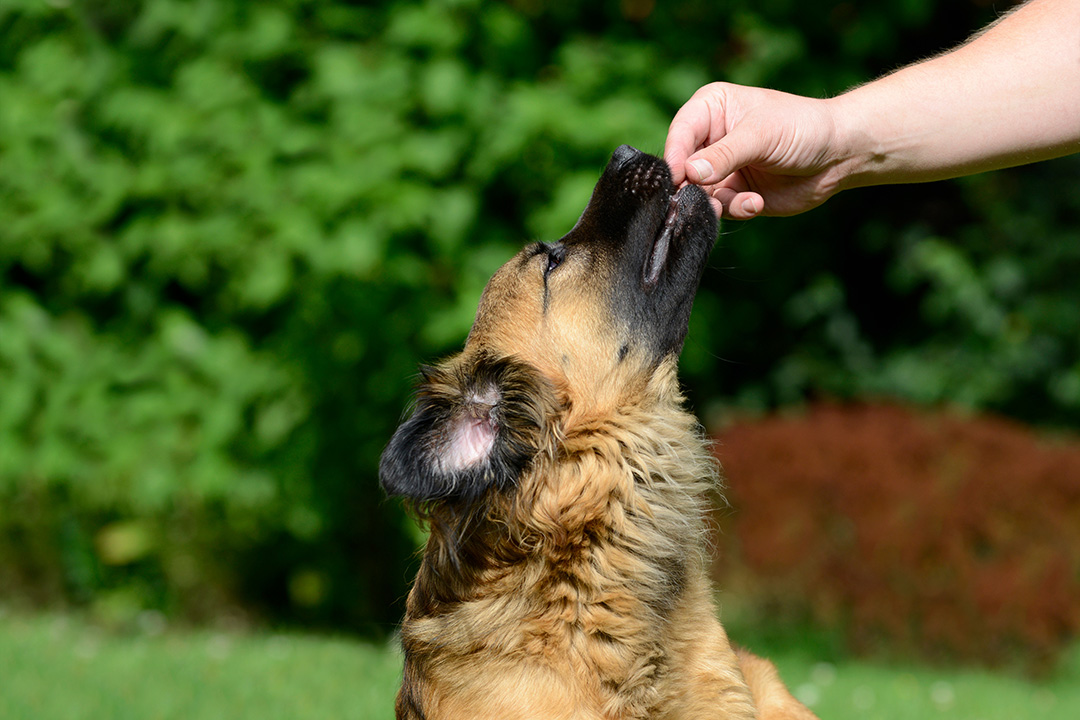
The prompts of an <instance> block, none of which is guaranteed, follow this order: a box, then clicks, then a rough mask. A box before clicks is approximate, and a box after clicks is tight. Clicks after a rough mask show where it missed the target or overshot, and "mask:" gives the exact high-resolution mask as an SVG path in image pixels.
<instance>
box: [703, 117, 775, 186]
mask: <svg viewBox="0 0 1080 720" xmlns="http://www.w3.org/2000/svg"><path fill="white" fill-rule="evenodd" d="M761 144H762V143H761V139H760V136H758V135H756V134H755V133H752V132H745V131H740V130H738V129H736V130H732V131H731V132H729V133H728V134H727V135H725V136H724V137H722V138H720V139H719V140H717V141H716V142H714V143H713V144H712V145H710V146H708V147H706V148H703V149H701V150H699V151H697V152H696V153H694V154H693V155H691V156H690V157H688V158H687V159H686V179H687V180H689V181H690V182H692V183H695V184H697V185H713V184H715V183H718V182H720V181H721V180H723V179H724V178H726V177H727V176H728V175H730V174H732V173H733V172H736V171H738V170H740V169H742V168H744V167H746V166H747V165H750V164H751V163H754V162H760V161H761V160H762V159H763V156H764V150H765V149H764V148H763V147H762V146H761Z"/></svg>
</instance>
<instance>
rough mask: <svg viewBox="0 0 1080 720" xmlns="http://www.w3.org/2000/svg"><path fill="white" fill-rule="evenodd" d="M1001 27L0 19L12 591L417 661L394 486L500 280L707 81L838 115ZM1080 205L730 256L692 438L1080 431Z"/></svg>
mask: <svg viewBox="0 0 1080 720" xmlns="http://www.w3.org/2000/svg"><path fill="white" fill-rule="evenodd" d="M988 13H989V9H987V8H983V7H982V6H981V5H979V4H978V3H973V4H960V5H958V4H955V3H950V4H945V3H940V4H939V3H935V2H932V1H931V0H909V1H908V2H904V3H899V4H884V5H882V4H875V3H869V2H859V3H848V4H844V5H838V6H836V7H835V8H832V9H830V10H828V11H827V12H823V10H822V8H820V7H818V6H813V5H808V4H805V3H795V2H791V1H790V0H765V1H764V2H756V3H748V2H745V1H744V0H734V1H733V2H730V3H726V4H716V3H705V2H701V1H700V0H680V1H679V2H673V3H664V4H663V5H662V6H661V5H660V4H655V5H654V4H652V3H642V2H633V1H623V2H619V3H604V4H599V5H597V4H580V5H579V4H574V3H570V4H567V3H555V2H547V1H546V0H539V1H535V2H523V1H521V2H511V3H508V4H495V3H480V2H479V1H478V0H429V1H428V2H413V3H406V2H373V3H362V4H353V3H345V2H328V1H319V0H267V1H266V2H260V3H247V2H239V0H231V1H230V0H197V1H196V2H180V1H179V0H146V1H145V2H134V1H133V0H111V1H110V0H92V1H91V2H84V3H64V2H55V3H42V2H38V1H37V0H11V1H9V2H7V3H5V4H4V6H3V8H0V165H2V167H3V172H2V173H0V593H3V594H4V595H6V596H8V597H29V598H31V599H33V600H38V601H44V602H57V601H60V600H64V601H68V602H76V603H90V604H92V605H93V606H94V607H96V608H99V609H100V610H101V612H103V613H105V614H106V615H109V616H116V617H120V618H123V617H127V616H130V615H131V614H132V613H134V612H137V611H138V610H139V609H141V608H146V607H152V608H162V609H166V610H169V611H171V612H176V613H180V614H185V613H186V614H190V615H195V616H197V617H204V616H213V615H214V614H216V613H220V612H221V609H222V608H240V609H242V610H243V611H244V612H253V613H255V614H259V615H268V616H270V617H275V618H281V619H287V620H291V621H302V622H317V623H333V624H336V625H339V626H344V627H349V628H353V629H367V630H371V629H377V628H381V629H388V628H390V627H392V625H393V623H394V621H395V620H396V618H397V617H398V614H399V612H400V605H399V603H400V599H401V597H402V595H403V593H404V590H405V586H406V581H407V578H408V576H409V572H408V570H407V567H408V564H409V562H410V558H411V557H412V554H413V548H414V545H415V537H414V533H412V531H411V529H410V526H409V525H408V524H407V522H406V521H405V519H404V517H403V515H402V514H401V513H400V511H399V510H398V508H397V506H396V505H395V504H393V503H388V502H386V501H385V500H384V498H383V496H382V493H381V491H380V490H379V489H378V487H377V481H376V473H375V467H376V463H377V458H378V455H379V452H380V451H381V449H382V446H383V444H384V443H385V441H386V439H387V438H388V437H389V435H390V433H391V431H392V429H393V427H394V425H395V423H396V421H397V419H398V418H399V417H400V413H401V411H402V408H403V407H404V405H405V403H406V398H407V395H408V389H409V385H410V382H411V375H412V373H413V372H414V370H413V369H414V368H415V366H416V364H417V362H419V361H420V360H422V359H431V358H433V357H435V356H438V355H440V354H444V353H447V352H450V351H452V350H453V349H454V348H455V347H457V346H458V345H459V344H460V342H461V340H462V338H463V336H464V333H465V332H466V330H467V328H468V326H469V323H470V321H471V316H472V313H473V311H474V308H475V303H476V300H477V297H478V295H479V292H480V290H481V288H482V287H483V284H484V282H485V280H486V278H487V277H488V276H489V274H490V273H491V272H492V271H493V269H494V268H495V267H497V266H498V265H499V264H500V263H501V262H502V261H503V260H504V259H505V258H506V257H508V256H509V255H510V253H511V252H512V251H513V250H514V249H515V248H517V247H519V246H520V245H521V244H522V243H523V242H525V241H528V240H531V239H535V238H553V237H557V236H559V235H561V234H562V233H563V232H565V231H566V230H567V229H568V228H569V227H570V226H571V225H572V224H573V222H574V220H575V219H576V217H577V215H578V213H579V212H580V210H581V208H582V207H583V206H584V204H585V202H586V200H587V197H588V194H589V192H590V189H591V186H592V184H593V182H594V180H595V178H596V176H597V174H598V172H599V170H600V169H601V168H602V167H603V165H604V162H605V160H606V158H607V156H608V154H609V153H610V152H611V150H612V149H613V148H614V147H615V146H617V145H619V144H621V143H624V142H628V143H631V144H634V145H637V146H639V147H641V148H642V149H645V150H650V151H654V152H658V151H659V150H660V149H661V148H662V146H663V140H664V135H665V131H666V127H667V123H668V122H669V120H670V118H671V116H672V114H673V113H674V112H675V110H676V109H677V108H678V106H679V105H680V104H681V103H682V102H683V101H684V100H685V99H686V98H687V97H688V96H689V95H690V94H691V93H692V92H693V91H694V90H695V89H696V88H697V87H698V86H699V85H701V84H703V83H704V82H707V81H708V80H710V79H714V78H720V77H727V78H730V79H735V80H741V81H745V82H755V83H762V84H767V85H772V86H776V87H781V88H783V89H786V90H791V91H796V92H804V93H809V94H823V93H834V92H839V91H840V90H842V89H843V88H845V87H847V86H848V85H850V84H851V83H854V82H857V81H861V80H864V79H866V78H867V77H870V76H872V75H874V74H876V73H878V72H881V71H883V70H886V69H888V68H890V67H894V66H895V65H897V64H899V63H901V62H904V61H908V60H911V59H914V58H916V57H918V56H920V55H924V54H927V53H929V52H933V51H936V50H937V49H939V48H940V47H942V46H944V45H946V44H949V43H952V42H955V41H956V40H958V39H959V38H961V37H962V36H963V35H964V34H965V33H966V32H967V31H969V30H970V29H972V28H974V27H976V26H977V25H979V24H980V23H981V22H983V21H984V20H986V19H988ZM1078 172H1080V169H1078V166H1077V164H1076V163H1075V162H1070V161H1063V162H1060V163H1057V164H1048V165H1046V166H1045V167H1043V168H1034V169H1031V170H1027V171H1024V172H1020V173H1014V174H999V175H995V176H988V177H987V178H980V179H973V180H971V181H970V182H967V183H962V184H954V185H950V186H947V187H946V188H945V189H940V188H939V189H937V190H935V191H934V192H933V193H926V192H925V191H923V190H916V189H890V190H888V191H861V193H860V194H859V196H858V197H857V198H852V199H847V198H844V197H839V198H837V199H835V200H834V201H832V202H831V203H830V204H829V205H828V206H826V207H824V208H822V209H820V210H818V211H816V212H815V213H811V214H810V215H808V216H805V217H800V218H793V219H789V220H782V221H781V220H776V221H755V222H754V223H750V224H747V225H745V226H740V225H730V226H728V227H727V228H726V229H725V231H724V234H723V237H722V238H721V242H720V248H719V249H718V250H717V252H716V254H715V256H714V257H715V258H716V260H715V262H716V264H717V265H719V266H721V267H734V268H735V269H734V270H732V271H726V272H721V271H710V272H709V273H708V279H707V283H706V288H705V290H704V292H703V293H702V296H701V302H700V303H699V307H698V310H697V312H696V314H695V316H694V320H693V334H692V337H691V339H690V341H689V342H688V345H687V349H686V353H685V361H684V366H685V369H686V374H685V375H686V379H687V383H688V385H689V388H690V391H691V393H692V396H693V398H694V399H695V402H696V404H697V405H698V406H699V407H701V408H702V409H703V410H710V409H711V408H712V407H713V403H714V401H715V400H717V399H718V400H719V404H718V405H717V407H726V406H729V405H731V404H736V405H739V406H743V407H755V406H758V407H765V406H771V405H774V404H777V403H787V402H798V401H801V400H802V399H803V398H804V397H806V396H808V395H813V394H815V393H821V392H826V393H831V394H840V395H851V394H859V393H863V392H875V393H892V394H898V395H901V396H904V397H910V398H914V399H918V400H922V401H926V402H936V401H940V400H960V401H964V402H968V403H970V404H973V405H987V406H990V407H994V408H997V409H999V410H1002V411H1006V412H1010V413H1013V414H1016V415H1019V416H1022V417H1027V418H1038V419H1043V420H1050V421H1054V422H1060V423H1077V422H1078V418H1080V414H1078V408H1080V353H1078V352H1077V342H1078V341H1077V334H1076V333H1075V332H1074V331H1075V327H1076V325H1075V323H1076V320H1077V318H1076V312H1077V311H1076V308H1077V307H1080V303H1078V302H1077V301H1078V300H1080V298H1077V297H1076V294H1077V290H1076V288H1075V287H1074V285H1073V284H1072V283H1071V282H1070V280H1069V277H1070V275H1069V273H1068V272H1067V268H1068V267H1069V261H1070V260H1073V259H1074V258H1073V257H1072V256H1073V255H1074V254H1075V253H1076V252H1080V251H1077V250H1075V248H1077V247H1080V243H1077V242H1076V239H1077V238H1076V230H1075V228H1076V227H1077V226H1078V224H1077V222H1076V220H1077V215H1078V206H1077V203H1078V200H1077V199H1076V196H1075V193H1071V192H1069V188H1070V187H1071V185H1075V181H1073V182H1072V183H1070V182H1069V181H1068V178H1066V177H1065V176H1066V175H1067V174H1071V175H1070V177H1071V178H1073V179H1075V177H1076V175H1077V173H1078ZM853 195H854V194H853ZM942 198H944V200H942ZM720 358H726V359H728V360H733V361H734V362H733V363H728V362H725V361H724V360H720ZM957 379H959V380H962V382H957V381H956V380H957Z"/></svg>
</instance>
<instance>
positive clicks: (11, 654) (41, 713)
mask: <svg viewBox="0 0 1080 720" xmlns="http://www.w3.org/2000/svg"><path fill="white" fill-rule="evenodd" d="M399 677H400V660H399V658H398V657H397V655H396V654H395V653H394V652H393V651H391V650H390V649H388V648H386V647H378V646H373V645H370V644H365V643H362V642H359V641H355V640H345V639H335V638H322V637H310V636H299V635H289V634H257V635H240V634H216V633H210V632H173V631H165V632H160V633H150V634H146V633H143V634H140V635H134V636H117V635H112V634H107V633H103V632H101V631H99V630H97V629H95V628H93V627H90V626H87V625H85V624H82V623H81V622H78V621H76V620H74V619H71V618H68V617H62V616H61V617H55V616H53V617H32V618H26V617H21V616H16V617H5V618H2V619H0V718H5V720H20V719H22V718H26V719H27V720H29V719H30V718H34V719H35V720H58V719H61V718H72V719H74V718H80V719H83V718H100V719H102V720H106V719H107V720H124V719H126V718H131V719H132V720H134V719H135V718H138V719H139V720H168V719H170V718H177V719H179V718H184V719H185V720H198V719H200V718H205V719H206V720H222V719H223V718H229V719H230V720H242V719H244V718H251V719H252V720H255V719H258V720H274V719H275V718H281V719H282V720H285V719H288V720H298V719H302V718H330V717H333V718H351V719H353V720H383V719H385V718H393V716H394V713H393V698H394V692H395V690H396V688H397V684H398V682H399Z"/></svg>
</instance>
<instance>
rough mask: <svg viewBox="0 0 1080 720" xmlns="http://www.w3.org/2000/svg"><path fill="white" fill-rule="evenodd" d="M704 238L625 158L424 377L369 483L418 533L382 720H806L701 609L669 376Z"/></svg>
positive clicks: (694, 446) (510, 274)
mask: <svg viewBox="0 0 1080 720" xmlns="http://www.w3.org/2000/svg"><path fill="white" fill-rule="evenodd" d="M715 234H716V227H715V218H714V217H713V215H712V210H711V208H710V207H709V205H708V202H707V201H706V200H705V198H704V195H703V194H701V193H700V192H699V191H698V190H697V188H691V189H689V190H684V191H681V192H679V193H675V189H674V188H673V187H672V186H671V181H670V174H669V173H668V170H667V167H666V165H664V164H663V162H662V161H660V160H658V159H656V158H653V157H651V156H647V155H643V154H641V153H638V152H637V151H634V150H632V149H631V148H626V147H625V146H624V147H623V148H620V149H619V150H617V151H616V153H615V155H614V156H613V158H612V161H611V163H610V164H609V165H608V168H607V170H605V172H604V174H603V176H602V177H601V179H600V182H599V183H598V185H597V189H596V191H595V193H594V195H593V199H592V200H591V201H590V204H589V206H588V208H586V211H585V213H584V214H583V216H582V218H581V220H579V222H578V224H577V225H576V226H575V228H574V229H573V230H572V231H571V232H570V233H569V234H568V235H567V236H566V237H564V238H562V239H561V240H560V241H559V242H558V243H554V244H551V245H543V244H541V245H536V246H531V247H530V248H526V249H525V250H523V251H522V252H521V253H519V255H518V256H517V257H515V258H514V259H512V260H511V261H510V262H509V263H507V264H506V265H505V266H504V267H503V268H502V269H500V270H499V271H498V272H497V273H496V275H495V276H494V277H493V278H492V280H491V282H490V283H489V285H488V287H487V289H486V290H485V292H484V296H483V298H482V299H481V303H480V309H479V311H478V314H477V320H476V323H475V325H474V327H473V330H472V332H471V333H470V335H469V339H468V341H467V342H466V346H465V349H464V351H463V352H462V353H461V354H460V355H458V356H456V357H454V358H452V359H450V360H448V361H447V362H445V363H444V364H442V365H440V366H439V367H437V368H428V369H425V370H424V371H423V373H422V379H421V382H420V385H419V388H418V391H417V400H416V406H415V408H414V411H413V414H412V416H411V417H410V418H409V419H408V420H406V421H405V422H404V423H403V425H402V426H401V428H399V430H398V432H397V433H396V434H395V436H394V438H393V439H392V440H391V442H390V445H389V446H388V447H387V450H386V452H385V453H384V455H383V460H382V464H381V467H380V475H381V477H382V481H383V484H384V486H385V487H386V488H387V490H388V491H389V492H390V493H391V494H396V495H402V496H405V497H406V498H408V500H409V501H410V504H411V506H412V507H413V509H414V510H415V512H416V513H417V514H418V515H419V516H420V517H421V518H423V519H424V520H426V521H427V522H428V524H429V526H430V528H431V535H430V539H429V541H428V544H427V548H426V550H425V552H424V557H423V562H422V566H421V568H420V571H419V573H418V575H417V578H416V582H415V584H414V586H413V589H412V591H411V593H410V594H409V599H408V606H407V611H406V616H405V621H404V624H403V626H402V644H403V646H404V650H405V670H404V678H403V683H402V687H401V690H400V692H399V694H398V699H397V717H398V718H399V720H517V719H520V720H526V719H531V718H535V719H537V720H540V719H543V720H555V719H564V720H602V719H603V720H616V719H618V720H622V719H630V718H664V719H669V720H676V719H691V718H745V719H749V718H755V717H759V718H763V719H765V720H806V719H811V718H813V715H812V714H811V713H810V712H809V711H808V710H806V708H805V707H803V706H802V705H800V704H799V703H798V702H797V701H796V700H795V699H794V698H793V697H792V696H791V695H790V694H789V693H788V692H787V690H786V689H785V688H784V686H783V685H782V683H781V682H780V680H779V679H778V677H777V675H776V673H775V670H774V669H773V668H772V666H771V665H770V664H769V663H768V662H767V661H764V660H761V659H760V658H756V657H754V656H752V655H745V654H744V655H742V656H741V657H740V656H739V655H737V654H736V652H735V651H734V650H733V649H732V647H731V645H730V644H729V642H728V639H727V636H726V635H725V633H724V630H723V628H722V627H721V625H720V623H719V622H718V621H717V619H716V614H715V608H714V607H713V604H712V598H711V592H712V590H711V586H710V582H709V580H708V576H707V573H706V564H705V557H706V537H705V513H706V498H707V494H708V493H709V491H710V489H711V488H712V487H713V486H714V485H715V483H716V481H717V468H716V465H715V462H714V461H713V459H712V456H711V455H710V453H709V452H708V448H707V446H706V443H705V440H704V438H703V435H702V432H701V430H700V427H699V426H698V423H697V421H696V420H695V419H694V417H693V416H692V415H691V414H690V413H689V412H687V411H686V410H685V408H684V403H683V397H682V395H681V394H680V391H679V385H678V380H677V377H676V365H677V358H678V353H679V350H680V349H681V346H682V340H683V337H684V335H685V332H686V325H687V321H688V317H689V308H690V304H691V302H692V299H693V295H694V292H695V289H696V286H697V281H698V278H699V277H700V274H701V270H702V268H703V267H704V264H705V260H706V258H707V256H708V251H709V249H710V248H711V245H712V242H713V240H714V239H715Z"/></svg>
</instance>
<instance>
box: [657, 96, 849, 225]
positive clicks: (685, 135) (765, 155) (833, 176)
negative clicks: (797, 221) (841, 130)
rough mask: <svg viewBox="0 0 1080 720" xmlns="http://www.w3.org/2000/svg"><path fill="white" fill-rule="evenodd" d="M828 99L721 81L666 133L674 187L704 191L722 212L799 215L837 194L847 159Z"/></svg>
mask: <svg viewBox="0 0 1080 720" xmlns="http://www.w3.org/2000/svg"><path fill="white" fill-rule="evenodd" d="M832 112H833V111H832V105H830V102H829V101H828V100H815V99H811V98H805V97H800V96H798V95H789V94H788V93H782V92H778V91H776V90H766V89H762V88H755V87H745V86H741V85H732V84H730V83H723V82H717V83H712V84H710V85H706V86H705V87H703V88H701V89H700V90H698V91H697V92H696V93H694V95H693V97H691V98H690V99H689V100H688V101H687V102H686V104H685V105H683V106H682V108H681V109H680V110H679V112H678V113H676V115H675V118H674V119H673V120H672V121H671V126H670V128H669V129H668V136H667V143H666V144H665V146H664V159H665V160H667V162H668V164H669V165H670V166H671V172H672V175H673V179H674V181H675V184H676V185H682V184H683V183H684V182H692V183H695V184H698V185H701V186H703V188H704V189H705V191H706V192H707V193H708V194H709V196H710V200H711V202H712V204H713V207H714V208H715V209H716V213H717V215H721V216H723V217H730V218H735V219H739V220H745V219H749V218H752V217H756V216H758V215H773V216H781V215H795V214H797V213H800V212H803V211H805V210H809V209H811V208H814V207H817V206H818V205H820V204H821V203H823V202H825V200H827V199H828V198H829V197H831V196H832V195H833V194H835V193H836V192H837V191H838V190H839V189H840V186H839V182H840V179H841V177H842V176H843V170H842V166H843V162H842V161H843V160H844V159H845V158H844V156H843V154H842V151H841V148H840V143H839V141H838V140H837V132H836V122H835V120H834V117H833V114H832Z"/></svg>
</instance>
